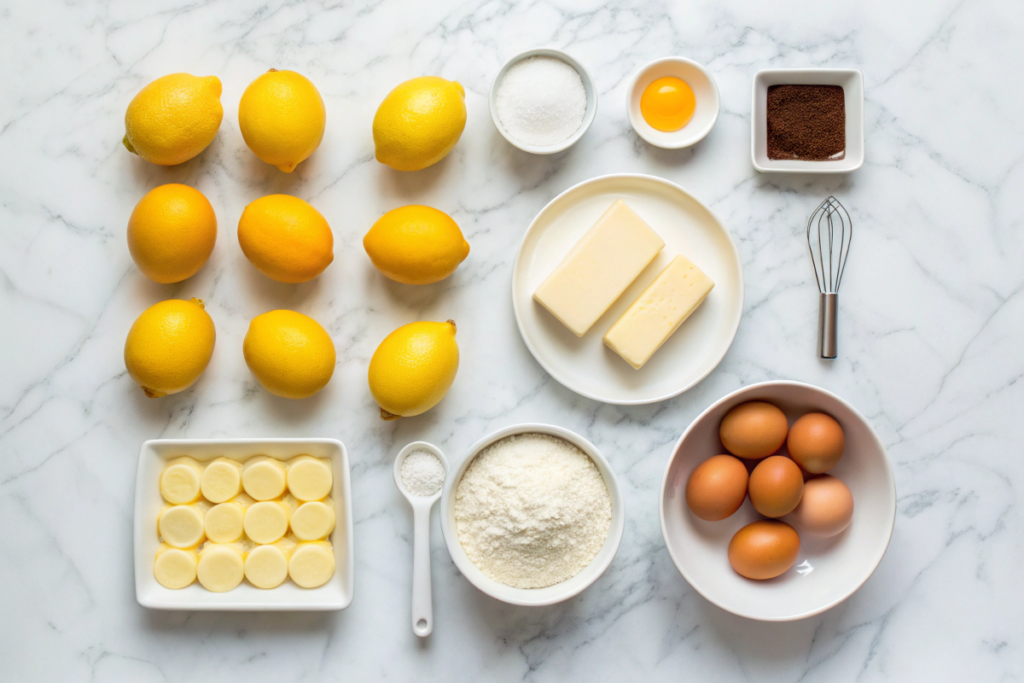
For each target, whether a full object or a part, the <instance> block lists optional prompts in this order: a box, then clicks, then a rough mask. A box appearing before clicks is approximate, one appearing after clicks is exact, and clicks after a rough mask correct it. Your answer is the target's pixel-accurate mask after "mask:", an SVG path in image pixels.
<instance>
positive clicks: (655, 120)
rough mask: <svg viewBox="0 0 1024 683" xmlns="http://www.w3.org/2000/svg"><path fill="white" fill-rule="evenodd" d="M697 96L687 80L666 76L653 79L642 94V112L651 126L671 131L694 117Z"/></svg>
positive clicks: (667, 131)
mask: <svg viewBox="0 0 1024 683" xmlns="http://www.w3.org/2000/svg"><path fill="white" fill-rule="evenodd" d="M696 107H697V98H696V97H694V95H693V89H692V88H690V86H689V85H687V83H686V81H684V80H683V79H681V78H676V77H675V76H665V77H663V78H659V79H657V80H655V81H653V82H652V83H651V84H650V85H649V86H647V87H646V88H644V92H643V94H642V95H640V113H641V114H642V115H643V117H644V121H646V122H647V123H648V124H649V125H650V126H651V128H654V129H656V130H660V131H664V132H666V133H671V132H672V131H676V130H679V129H680V128H682V127H683V126H685V125H686V124H687V123H689V122H690V119H692V118H693V111H694V109H696Z"/></svg>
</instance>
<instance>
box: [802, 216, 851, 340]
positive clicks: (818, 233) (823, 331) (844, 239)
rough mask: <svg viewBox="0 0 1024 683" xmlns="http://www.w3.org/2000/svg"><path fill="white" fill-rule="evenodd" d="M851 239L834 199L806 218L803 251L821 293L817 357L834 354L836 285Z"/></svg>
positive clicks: (839, 278) (847, 217)
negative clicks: (806, 255)
mask: <svg viewBox="0 0 1024 683" xmlns="http://www.w3.org/2000/svg"><path fill="white" fill-rule="evenodd" d="M852 239H853V221H851V220H850V214H849V213H847V211H846V209H845V208H843V205H842V204H840V203H839V200H838V199H836V198H835V197H829V198H828V199H826V200H825V201H823V202H822V203H821V204H819V205H818V208H817V209H815V210H814V213H812V214H811V217H810V218H809V219H807V249H808V251H810V252H811V265H812V266H814V279H815V280H817V282H818V291H819V292H821V295H820V300H819V304H818V357H819V358H835V357H836V355H838V351H837V341H836V318H837V315H838V312H839V285H840V284H841V283H842V281H843V271H845V270H846V257H847V256H848V255H849V253H850V241H851V240H852Z"/></svg>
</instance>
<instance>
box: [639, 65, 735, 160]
mask: <svg viewBox="0 0 1024 683" xmlns="http://www.w3.org/2000/svg"><path fill="white" fill-rule="evenodd" d="M665 76H675V77H676V78H681V79H682V80H684V81H686V83H687V85H689V86H690V88H691V89H692V90H693V95H694V97H695V98H696V100H697V105H696V108H695V109H694V112H693V118H691V119H690V122H689V123H687V124H686V125H685V126H683V127H682V128H680V129H679V130H675V131H671V132H665V131H663V130H658V129H656V128H653V127H652V126H651V125H650V124H649V123H647V121H645V120H644V117H643V114H641V113H640V96H641V95H643V94H644V89H645V88H647V86H649V85H650V84H651V83H653V82H654V81H655V80H657V79H659V78H664V77H665ZM720 107H721V103H720V101H719V97H718V85H716V84H715V79H714V77H713V76H712V75H711V74H710V73H709V72H708V71H707V69H705V68H704V67H703V66H701V65H700V64H698V63H697V62H695V61H693V60H691V59H686V58H685V57H663V58H661V59H656V60H654V61H653V62H651V63H649V64H647V65H645V66H643V67H642V68H641V69H640V70H639V71H637V72H636V75H635V76H633V81H632V82H631V83H630V84H629V91H628V94H627V96H626V113H627V114H628V115H629V122H630V124H631V125H632V126H633V130H635V131H636V134H637V135H639V136H640V137H642V138H643V139H644V140H646V141H647V142H649V143H651V144H652V145H654V146H655V147H661V148H663V149H682V148H684V147H689V146H690V145H695V144H697V143H698V142H700V141H701V140H703V139H704V138H705V137H706V136H707V134H708V133H710V132H711V129H712V128H714V126H715V122H716V121H718V110H719V108H720Z"/></svg>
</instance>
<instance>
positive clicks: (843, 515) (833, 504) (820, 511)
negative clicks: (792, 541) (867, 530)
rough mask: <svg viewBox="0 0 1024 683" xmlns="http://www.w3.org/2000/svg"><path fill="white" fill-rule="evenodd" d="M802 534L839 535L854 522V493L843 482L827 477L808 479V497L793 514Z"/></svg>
mask: <svg viewBox="0 0 1024 683" xmlns="http://www.w3.org/2000/svg"><path fill="white" fill-rule="evenodd" d="M790 519H791V520H792V521H793V524H795V525H796V526H798V527H799V528H800V530H801V531H806V532H808V533H811V534H816V535H818V536H835V535H836V534H838V533H841V532H843V531H845V530H846V528H847V527H848V526H850V522H851V521H853V494H852V493H850V489H849V488H847V486H846V484H844V483H843V482H842V481H840V480H839V479H836V478H835V477H833V476H830V475H827V474H826V475H823V476H820V477H815V478H814V479H808V480H807V483H805V484H804V497H803V498H802V499H801V500H800V504H799V505H797V506H796V509H795V510H793V514H792V515H790Z"/></svg>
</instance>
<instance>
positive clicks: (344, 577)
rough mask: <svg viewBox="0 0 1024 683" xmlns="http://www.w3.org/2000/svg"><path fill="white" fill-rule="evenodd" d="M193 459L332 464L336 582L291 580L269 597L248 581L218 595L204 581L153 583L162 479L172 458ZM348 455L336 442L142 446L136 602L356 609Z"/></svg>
mask: <svg viewBox="0 0 1024 683" xmlns="http://www.w3.org/2000/svg"><path fill="white" fill-rule="evenodd" d="M182 455H190V456H192V457H193V458H195V459H196V460H198V461H199V462H206V461H209V460H213V459H214V458H218V457H220V456H224V457H226V458H231V459H232V460H238V461H239V462H242V461H245V460H247V459H248V458H251V457H252V456H254V455H269V456H271V457H273V458H278V459H279V460H287V459H289V458H293V457H295V456H297V455H312V456H314V457H317V458H327V459H329V460H330V461H331V468H332V470H333V474H334V487H333V488H332V489H331V498H333V499H334V510H335V515H336V520H337V521H336V523H335V526H334V531H333V532H332V533H331V537H330V540H331V544H332V545H333V546H334V561H335V569H334V576H332V577H331V580H330V581H328V582H327V583H325V584H324V585H322V586H319V587H318V588H300V587H299V586H297V585H296V584H294V583H292V582H291V581H285V582H284V583H283V584H281V585H280V586H278V587H277V588H271V589H269V590H263V589H260V588H256V587H255V586H253V585H252V584H250V583H249V582H248V581H242V583H241V584H240V585H239V586H238V587H237V588H235V589H234V590H231V591H228V592H226V593H211V592H210V591H208V590H206V589H205V588H203V587H202V586H200V585H199V583H198V582H196V583H193V584H192V585H191V586H188V587H187V588H182V589H180V590H171V589H170V588H164V587H163V586H161V585H160V584H159V583H158V582H157V580H156V578H155V577H154V576H153V560H154V558H155V557H156V551H157V548H158V547H159V546H160V542H159V540H158V537H157V530H156V519H157V515H158V514H159V512H160V508H161V507H162V506H163V499H162V498H161V497H160V473H161V472H162V471H163V469H164V464H165V463H166V462H167V461H168V460H171V459H173V458H177V457H179V456H182ZM349 479H350V477H349V467H348V453H347V452H346V451H345V445H344V444H342V443H341V442H340V441H338V440H336V439H156V440H153V441H147V442H145V443H144V444H142V450H141V452H140V453H139V466H138V471H137V473H136V477H135V597H136V599H137V600H138V601H139V604H140V605H142V606H143V607H149V608H152V609H182V610H224V611H280V610H287V611H315V610H339V609H345V608H346V607H348V606H349V603H351V602H352V591H353V582H352V574H353V568H354V564H353V561H352V491H351V486H350V483H349Z"/></svg>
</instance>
